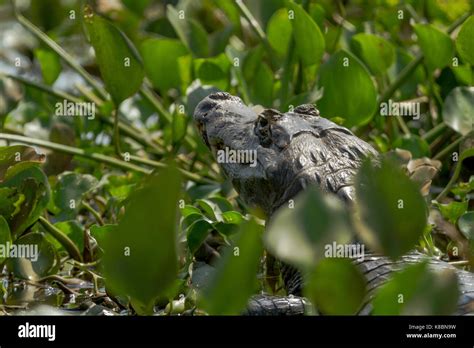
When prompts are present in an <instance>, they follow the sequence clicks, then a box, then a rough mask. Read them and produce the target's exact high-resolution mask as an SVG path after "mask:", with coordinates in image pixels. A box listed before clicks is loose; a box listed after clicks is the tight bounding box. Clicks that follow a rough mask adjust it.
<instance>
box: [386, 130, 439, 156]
mask: <svg viewBox="0 0 474 348" xmlns="http://www.w3.org/2000/svg"><path fill="white" fill-rule="evenodd" d="M393 147H394V148H399V149H404V150H408V151H410V152H411V154H412V156H413V158H422V157H430V156H431V152H430V145H429V144H428V143H427V142H426V140H424V139H422V138H421V137H419V136H418V135H413V134H410V135H409V136H407V135H404V136H401V137H398V138H397V139H396V140H395V141H394V142H393Z"/></svg>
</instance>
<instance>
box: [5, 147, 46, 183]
mask: <svg viewBox="0 0 474 348" xmlns="http://www.w3.org/2000/svg"><path fill="white" fill-rule="evenodd" d="M45 158H46V156H45V155H44V154H39V153H37V152H36V150H35V149H34V148H32V147H31V146H26V145H14V146H5V147H3V146H2V147H0V182H2V181H3V180H4V178H5V175H6V173H7V170H8V169H9V168H10V167H13V166H14V165H16V164H19V163H24V162H31V163H44V161H45Z"/></svg>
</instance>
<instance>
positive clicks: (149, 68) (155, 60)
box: [140, 38, 188, 94]
mask: <svg viewBox="0 0 474 348" xmlns="http://www.w3.org/2000/svg"><path fill="white" fill-rule="evenodd" d="M140 53H141V54H142V57H143V64H144V66H145V72H146V74H147V76H148V78H149V79H150V81H151V83H152V84H153V86H154V87H155V88H156V89H158V90H159V91H160V92H161V93H162V94H166V93H167V92H168V90H169V89H171V88H180V87H181V75H180V70H179V62H178V58H179V57H182V56H185V55H187V54H188V50H187V49H186V47H185V46H184V45H183V44H182V43H181V42H180V41H178V40H174V39H161V38H160V39H155V38H153V39H148V40H145V41H144V42H143V43H142V44H141V46H140Z"/></svg>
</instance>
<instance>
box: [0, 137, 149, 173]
mask: <svg viewBox="0 0 474 348" xmlns="http://www.w3.org/2000/svg"><path fill="white" fill-rule="evenodd" d="M0 139H4V140H11V141H17V142H20V143H25V144H31V145H37V146H40V147H44V148H47V149H51V150H55V151H59V152H63V153H67V154H70V155H74V156H79V157H84V158H87V159H90V160H93V161H97V162H102V163H105V164H108V165H110V166H113V167H116V168H120V169H123V170H133V171H136V172H139V173H143V174H150V173H151V171H150V170H147V169H145V168H142V167H139V166H136V165H134V164H132V163H128V162H125V161H121V160H119V159H116V158H114V157H110V156H106V155H102V154H100V153H95V152H87V151H85V150H83V149H78V148H76V147H71V146H67V145H63V144H58V143H53V142H50V141H46V140H41V139H33V138H28V137H25V136H21V135H13V134H6V133H0Z"/></svg>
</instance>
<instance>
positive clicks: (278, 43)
mask: <svg viewBox="0 0 474 348" xmlns="http://www.w3.org/2000/svg"><path fill="white" fill-rule="evenodd" d="M292 32H293V27H292V24H291V23H290V19H289V18H288V11H287V10H286V9H284V8H282V9H280V10H278V11H276V12H275V13H274V14H273V16H272V17H271V18H270V20H269V21H268V24H267V39H268V43H269V44H270V46H272V48H273V49H274V50H275V52H276V53H277V54H279V55H280V56H282V57H283V56H285V55H286V53H287V52H288V46H289V44H290V40H291V35H292Z"/></svg>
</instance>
